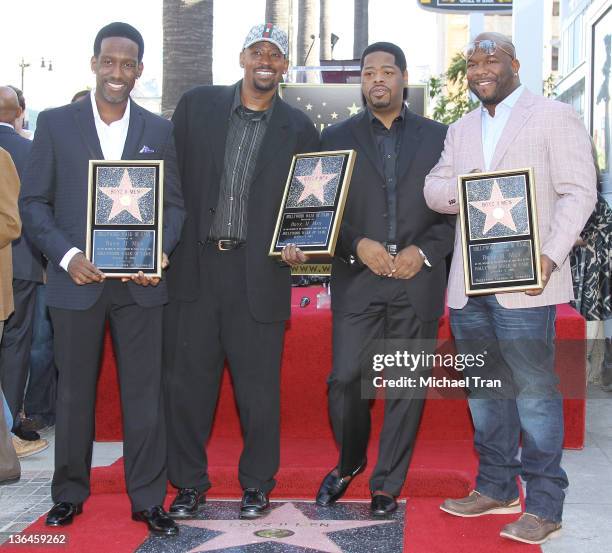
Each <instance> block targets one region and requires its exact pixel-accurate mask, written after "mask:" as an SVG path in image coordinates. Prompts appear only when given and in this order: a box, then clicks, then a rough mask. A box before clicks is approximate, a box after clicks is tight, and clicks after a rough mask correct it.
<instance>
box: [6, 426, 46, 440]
mask: <svg viewBox="0 0 612 553" xmlns="http://www.w3.org/2000/svg"><path fill="white" fill-rule="evenodd" d="M13 434H15V436H17V437H18V438H21V439H22V440H25V441H26V442H35V441H36V440H40V434H39V433H38V432H35V431H33V430H26V429H25V428H22V427H21V426H18V427H17V428H15V429H14V430H13Z"/></svg>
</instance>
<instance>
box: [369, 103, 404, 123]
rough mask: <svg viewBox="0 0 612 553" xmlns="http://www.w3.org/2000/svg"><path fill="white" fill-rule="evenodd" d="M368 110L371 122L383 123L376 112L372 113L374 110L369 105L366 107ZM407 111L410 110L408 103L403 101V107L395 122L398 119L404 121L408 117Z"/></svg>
mask: <svg viewBox="0 0 612 553" xmlns="http://www.w3.org/2000/svg"><path fill="white" fill-rule="evenodd" d="M366 110H367V112H368V117H369V118H370V123H380V124H381V125H382V123H381V122H380V119H379V118H378V117H376V115H374V113H372V110H371V109H370V108H369V107H366ZM407 111H408V108H407V107H406V104H404V103H402V109H401V111H400V113H399V115H398V116H397V117H396V118H395V119H394V120H393V121H394V122H395V121H398V120H399V121H404V120H405V119H406V115H407Z"/></svg>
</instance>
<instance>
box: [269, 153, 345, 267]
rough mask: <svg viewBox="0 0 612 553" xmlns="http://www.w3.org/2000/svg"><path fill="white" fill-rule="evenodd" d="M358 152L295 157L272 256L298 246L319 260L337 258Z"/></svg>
mask: <svg viewBox="0 0 612 553" xmlns="http://www.w3.org/2000/svg"><path fill="white" fill-rule="evenodd" d="M355 155H356V152H355V151H354V150H338V151H333V152H316V153H310V154H297V155H295V156H293V161H292V163H291V169H290V171H289V177H288V179H287V184H286V186H285V193H284V195H283V201H282V204H281V208H280V211H279V214H278V219H277V221H276V229H275V231H274V237H273V239H272V244H271V245H270V252H269V255H271V256H280V255H281V252H282V250H283V248H284V247H285V246H286V245H287V244H295V245H296V246H298V247H299V248H300V249H301V250H302V251H303V252H304V253H305V254H307V255H309V256H313V257H314V258H317V259H318V260H325V259H329V258H330V257H331V256H333V255H334V250H335V248H336V241H337V239H338V232H339V231H340V223H341V221H342V214H343V212H344V205H345V203H346V197H347V194H348V189H349V185H350V182H351V175H352V173H353V165H354V164H355Z"/></svg>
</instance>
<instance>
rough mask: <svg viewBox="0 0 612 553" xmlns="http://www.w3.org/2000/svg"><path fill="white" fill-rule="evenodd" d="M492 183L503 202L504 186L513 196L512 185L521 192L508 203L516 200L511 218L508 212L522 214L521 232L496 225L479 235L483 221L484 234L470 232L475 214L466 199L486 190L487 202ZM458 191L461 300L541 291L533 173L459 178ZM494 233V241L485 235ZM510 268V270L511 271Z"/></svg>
mask: <svg viewBox="0 0 612 553" xmlns="http://www.w3.org/2000/svg"><path fill="white" fill-rule="evenodd" d="M494 183H497V186H498V187H499V190H500V191H501V193H502V196H503V199H504V200H507V199H509V195H508V194H507V193H504V188H506V187H507V186H510V185H512V186H514V188H515V192H514V194H516V188H517V185H518V187H519V188H522V189H523V190H524V192H523V195H522V197H521V196H520V195H519V196H514V197H513V198H512V199H513V200H516V198H517V197H520V198H521V199H520V201H519V202H517V203H516V205H515V206H514V207H512V208H509V209H508V211H509V213H510V216H511V217H513V216H512V211H513V210H514V209H515V208H518V209H520V210H521V211H522V217H521V220H522V224H523V227H524V228H522V229H520V228H518V229H516V230H512V229H511V228H510V227H508V226H506V225H504V224H503V223H496V224H494V225H493V226H491V227H490V228H489V229H488V230H487V231H486V232H484V227H486V222H485V223H484V224H483V232H477V231H476V230H475V227H476V226H477V225H479V222H477V221H476V220H475V219H476V217H474V213H475V212H474V211H473V210H475V209H476V210H477V212H478V211H480V209H479V208H475V207H474V206H473V205H470V204H471V203H472V202H471V201H470V197H474V192H477V193H481V192H484V191H485V190H488V189H489V188H490V189H491V192H490V196H489V198H488V199H487V198H485V200H484V201H491V199H492V196H493V186H494ZM520 183H523V184H524V187H521V186H520ZM458 188H459V218H460V221H461V245H462V250H463V274H464V277H465V293H466V295H468V296H476V295H482V294H493V293H501V292H519V291H525V290H537V289H540V288H542V270H541V265H540V239H539V233H538V220H537V207H536V197H535V184H534V178H533V170H532V169H531V168H527V169H516V170H512V171H495V172H490V173H470V174H467V175H460V176H459V177H458ZM510 195H512V194H510ZM492 205H493V204H492ZM480 212H481V213H483V212H482V211H480ZM502 213H503V212H502ZM481 217H482V215H481ZM485 219H486V215H485ZM514 222H515V221H514V218H513V223H514ZM515 226H516V225H515ZM496 228H497V233H498V235H497V236H491V237H487V236H485V235H486V234H487V233H488V232H489V231H493V230H494V229H496ZM504 228H505V229H506V230H505V231H504V232H505V234H500V230H501V231H503V229H504ZM513 263H514V264H515V266H514V267H512V266H511V265H512V264H513ZM495 267H497V269H495ZM504 271H505V272H506V274H505V275H504V276H503V277H502V276H501V274H502V273H503V272H504Z"/></svg>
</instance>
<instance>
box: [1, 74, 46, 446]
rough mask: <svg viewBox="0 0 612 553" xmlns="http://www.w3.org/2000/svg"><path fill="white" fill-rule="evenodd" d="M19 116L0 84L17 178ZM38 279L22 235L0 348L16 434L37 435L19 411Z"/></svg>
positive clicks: (24, 143) (21, 166) (21, 159)
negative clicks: (12, 307)
mask: <svg viewBox="0 0 612 553" xmlns="http://www.w3.org/2000/svg"><path fill="white" fill-rule="evenodd" d="M20 116H21V107H20V106H19V101H18V98H17V94H16V93H15V91H14V90H13V89H12V88H10V87H8V86H2V87H0V147H2V148H4V149H5V150H6V151H7V152H8V153H9V154H11V157H12V158H13V162H14V163H15V167H16V168H17V173H18V174H19V178H20V179H23V173H24V170H25V165H26V162H27V159H28V156H29V154H30V148H31V147H32V142H30V141H29V140H28V139H27V138H24V137H23V136H21V135H19V134H18V133H17V131H16V130H15V128H14V127H13V122H14V121H15V119H17V118H19V117H20ZM42 280H43V271H42V264H41V255H40V252H39V251H38V250H37V249H36V248H35V247H34V246H32V244H31V243H30V241H29V240H28V238H27V237H26V236H24V235H22V236H20V237H19V238H18V239H17V240H15V241H14V242H13V295H14V300H15V311H14V312H13V314H12V315H11V316H10V317H9V319H8V320H7V322H6V325H5V328H4V337H3V338H2V347H1V348H0V378H1V379H2V389H3V391H4V395H5V397H6V401H7V403H8V405H9V408H10V410H11V414H12V415H13V421H14V423H13V432H14V433H15V434H16V435H17V436H18V437H20V438H32V439H38V438H40V436H39V435H38V434H37V433H35V432H31V433H24V432H22V429H21V428H20V424H19V421H20V417H19V412H20V411H21V408H22V406H23V396H24V393H25V386H26V381H27V378H28V369H29V367H30V346H31V343H32V326H33V325H32V322H33V320H34V305H35V300H36V285H37V284H38V283H40V282H42ZM28 434H32V436H28Z"/></svg>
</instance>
